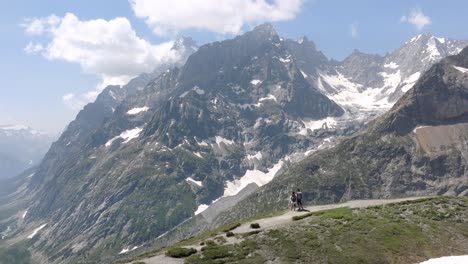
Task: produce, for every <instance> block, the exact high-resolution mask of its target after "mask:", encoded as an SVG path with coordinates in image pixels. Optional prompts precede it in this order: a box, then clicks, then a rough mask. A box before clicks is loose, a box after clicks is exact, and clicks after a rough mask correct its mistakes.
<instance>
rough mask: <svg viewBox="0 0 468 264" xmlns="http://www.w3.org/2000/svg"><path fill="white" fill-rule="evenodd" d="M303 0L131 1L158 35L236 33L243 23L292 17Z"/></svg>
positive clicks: (139, 14)
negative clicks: (193, 31)
mask: <svg viewBox="0 0 468 264" xmlns="http://www.w3.org/2000/svg"><path fill="white" fill-rule="evenodd" d="M302 3H303V0H271V1H267V0H223V1H218V0H192V1H184V0H173V1H153V0H130V5H131V6H132V9H133V11H134V13H135V15H136V16H137V17H139V18H142V19H144V20H145V22H146V24H147V25H148V26H149V27H150V28H151V29H152V30H153V32H154V33H155V34H157V35H168V34H174V33H177V32H178V31H180V30H184V29H202V30H208V31H211V32H216V33H220V34H227V33H228V34H237V33H240V32H241V29H242V27H243V26H244V25H246V24H247V25H248V24H257V23H261V22H267V21H269V22H274V21H283V20H290V19H293V18H295V17H296V15H297V14H298V13H299V12H300V11H301V6H302Z"/></svg>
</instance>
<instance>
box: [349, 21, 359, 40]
mask: <svg viewBox="0 0 468 264" xmlns="http://www.w3.org/2000/svg"><path fill="white" fill-rule="evenodd" d="M358 26H359V24H358V23H357V22H354V23H352V24H351V25H349V31H350V34H351V37H352V38H358V37H359V31H358Z"/></svg>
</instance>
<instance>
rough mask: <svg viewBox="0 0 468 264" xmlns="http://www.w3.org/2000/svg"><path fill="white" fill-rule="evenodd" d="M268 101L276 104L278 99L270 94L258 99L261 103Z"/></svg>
mask: <svg viewBox="0 0 468 264" xmlns="http://www.w3.org/2000/svg"><path fill="white" fill-rule="evenodd" d="M266 100H273V101H275V102H277V101H278V100H277V99H276V97H275V96H274V95H272V94H268V95H267V96H265V97H262V98H260V99H258V101H259V102H263V101H266Z"/></svg>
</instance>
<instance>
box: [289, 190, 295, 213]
mask: <svg viewBox="0 0 468 264" xmlns="http://www.w3.org/2000/svg"><path fill="white" fill-rule="evenodd" d="M289 199H290V207H291V211H293V210H294V211H296V193H295V192H292V195H291V197H290V198H289Z"/></svg>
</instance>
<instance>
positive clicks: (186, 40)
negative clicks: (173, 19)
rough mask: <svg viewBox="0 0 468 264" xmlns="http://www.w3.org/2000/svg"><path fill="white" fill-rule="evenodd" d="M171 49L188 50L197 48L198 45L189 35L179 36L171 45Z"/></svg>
mask: <svg viewBox="0 0 468 264" xmlns="http://www.w3.org/2000/svg"><path fill="white" fill-rule="evenodd" d="M172 49H173V50H182V49H189V50H194V51H195V50H197V49H198V45H197V43H196V42H195V40H193V39H192V38H191V37H180V38H178V39H176V41H175V42H174V45H173V46H172Z"/></svg>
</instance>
